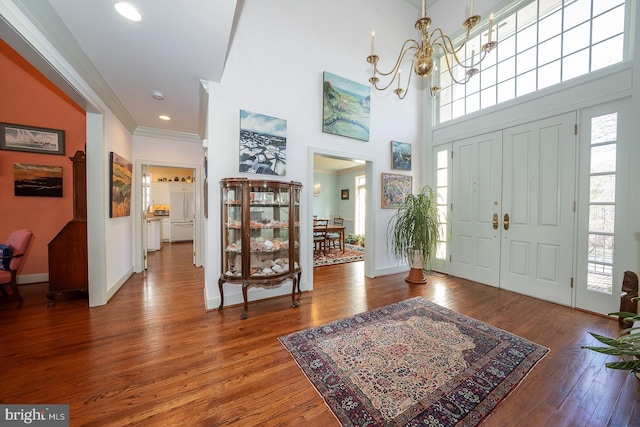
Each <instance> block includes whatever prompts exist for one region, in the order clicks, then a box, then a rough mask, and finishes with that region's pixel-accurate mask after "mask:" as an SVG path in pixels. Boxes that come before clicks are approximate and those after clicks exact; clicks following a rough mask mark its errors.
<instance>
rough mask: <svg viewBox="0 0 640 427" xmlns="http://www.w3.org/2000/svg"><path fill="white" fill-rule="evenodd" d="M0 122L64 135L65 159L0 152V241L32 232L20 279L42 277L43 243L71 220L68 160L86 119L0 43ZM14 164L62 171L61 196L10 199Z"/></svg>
mask: <svg viewBox="0 0 640 427" xmlns="http://www.w3.org/2000/svg"><path fill="white" fill-rule="evenodd" d="M0 122H3V123H14V124H20V125H27V126H37V127H44V128H51V129H62V130H64V131H65V155H64V156H59V155H51V154H32V153H23V152H17V151H6V150H0V242H2V241H4V240H5V239H6V237H7V236H8V235H9V233H10V232H11V231H12V230H14V229H18V228H29V229H31V230H32V231H33V233H34V238H35V239H34V241H33V243H32V245H31V250H30V252H29V254H28V257H27V259H26V264H25V265H24V267H23V269H22V271H21V273H20V274H21V275H29V274H42V273H47V272H48V270H49V268H48V262H47V256H48V251H47V244H48V243H49V242H50V241H51V239H52V238H53V237H54V236H55V235H56V234H57V232H58V231H59V230H60V229H61V228H62V227H63V226H64V225H65V224H66V223H67V222H68V221H69V220H71V219H72V218H73V197H72V194H73V181H72V177H73V168H72V164H71V161H70V160H69V157H71V156H73V155H74V154H75V152H76V151H78V150H84V145H85V138H86V136H85V135H86V115H85V112H84V110H82V109H81V108H80V107H79V106H78V105H77V104H76V103H74V102H73V101H72V100H71V99H70V98H69V97H68V96H66V95H65V94H64V93H63V92H62V91H60V90H59V89H58V88H56V87H55V86H54V85H53V84H52V83H51V82H50V81H49V80H47V78H46V77H44V76H43V75H42V74H40V72H38V71H37V70H36V69H35V68H34V67H32V66H31V65H30V64H29V63H27V62H26V61H25V60H24V59H23V58H22V57H21V56H20V55H18V53H17V52H16V51H14V50H13V49H12V48H11V47H10V46H8V45H7V44H6V43H5V42H4V41H3V40H0ZM14 163H27V164H33V165H48V166H62V168H63V170H62V180H63V189H62V194H63V197H61V198H59V197H15V196H14V188H13V165H14Z"/></svg>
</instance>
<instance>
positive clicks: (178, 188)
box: [169, 181, 195, 193]
mask: <svg viewBox="0 0 640 427" xmlns="http://www.w3.org/2000/svg"><path fill="white" fill-rule="evenodd" d="M169 185H170V191H171V192H172V193H178V192H183V193H193V191H194V188H195V186H194V184H193V182H178V181H172V182H170V183H169Z"/></svg>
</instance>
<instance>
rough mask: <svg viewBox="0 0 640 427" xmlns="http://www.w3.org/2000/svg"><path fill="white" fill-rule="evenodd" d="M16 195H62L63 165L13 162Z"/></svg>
mask: <svg viewBox="0 0 640 427" xmlns="http://www.w3.org/2000/svg"><path fill="white" fill-rule="evenodd" d="M13 186H14V194H15V195H16V196H27V197H62V166H43V165H28V164H24V163H14V164H13Z"/></svg>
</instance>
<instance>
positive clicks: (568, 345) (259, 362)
mask: <svg viewBox="0 0 640 427" xmlns="http://www.w3.org/2000/svg"><path fill="white" fill-rule="evenodd" d="M190 252H191V245H190V244H173V245H165V247H164V248H163V249H162V250H161V251H159V252H156V253H153V254H151V255H150V257H149V270H148V271H147V272H146V273H141V274H136V275H134V276H133V277H132V278H131V279H130V280H129V281H128V282H127V283H126V284H125V286H124V287H123V288H122V289H121V290H120V291H119V292H118V293H117V294H116V295H115V296H114V297H113V298H112V300H111V301H110V302H109V303H108V304H107V305H106V306H103V307H96V308H92V309H89V308H88V306H87V301H86V300H85V299H71V298H63V299H61V300H60V301H59V302H58V304H57V305H56V306H55V307H46V301H47V300H46V297H45V293H46V286H45V285H28V286H23V287H22V288H21V289H22V290H23V295H24V297H25V304H24V306H23V308H22V309H21V310H16V309H15V303H14V302H13V301H10V300H8V299H6V298H0V325H1V330H2V338H1V340H0V342H1V344H0V354H1V355H2V366H1V367H0V372H1V373H0V402H1V403H4V404H10V403H22V404H26V403H30V404H45V403H65V404H69V405H70V414H71V425H72V426H85V425H86V426H125V425H136V426H138V425H141V426H142V425H148V426H222V425H235V426H258V425H260V426H272V425H291V426H335V425H338V423H337V421H336V419H335V418H334V416H333V414H332V413H331V412H330V411H329V409H328V408H327V407H326V406H325V404H324V402H323V400H322V398H321V397H320V396H319V395H318V393H317V392H316V391H315V389H314V388H313V386H312V385H311V384H310V383H309V381H308V380H307V379H306V377H305V376H304V374H303V373H302V371H301V370H300V369H299V368H298V366H297V365H296V364H295V362H294V361H293V359H292V357H291V356H290V355H289V353H288V352H287V350H285V349H284V347H282V345H280V343H279V342H278V340H277V338H278V337H279V336H282V335H285V334H289V333H291V332H294V331H298V330H301V329H306V328H309V327H312V326H317V325H321V324H324V323H326V322H329V321H332V320H336V319H339V318H343V317H347V316H351V315H353V314H356V313H360V312H363V311H366V310H369V309H373V308H377V307H381V306H385V305H388V304H391V303H394V302H397V301H401V300H404V299H407V298H411V297H414V296H423V297H425V298H427V299H429V300H431V301H433V302H435V303H437V304H441V305H443V306H445V307H448V308H450V309H452V310H455V311H458V312H460V313H463V314H465V315H468V316H471V317H474V318H476V319H479V320H481V321H484V322H486V323H489V324H491V325H494V326H497V327H499V328H502V329H505V330H508V331H510V332H512V333H515V334H517V335H520V336H522V337H524V338H526V339H529V340H531V341H534V342H537V343H539V344H542V345H544V346H547V347H549V348H550V349H551V352H550V353H549V354H548V355H547V356H546V357H545V358H544V359H543V360H542V361H541V362H540V363H539V364H538V366H536V367H535V368H534V370H533V371H532V372H531V373H530V374H529V376H528V377H527V378H526V379H525V380H524V382H523V383H522V384H521V385H520V386H519V387H518V388H517V389H516V390H515V392H513V393H512V394H511V395H510V396H509V397H508V398H507V399H506V400H505V401H504V402H503V403H501V404H500V405H499V406H498V408H497V409H496V411H495V412H494V413H493V415H492V416H491V417H490V418H489V419H488V420H487V421H486V423H485V424H484V425H485V426H627V425H640V417H639V415H640V414H639V408H640V406H639V402H640V399H639V395H638V394H637V393H636V389H637V388H639V387H640V382H639V381H638V380H636V379H635V378H634V377H633V376H631V375H629V374H627V373H626V372H617V371H611V370H606V369H605V368H604V363H605V361H608V360H612V358H611V357H607V356H604V355H599V354H595V353H593V352H589V351H586V350H582V349H580V345H584V344H589V343H593V340H592V339H590V338H589V336H588V335H587V331H595V332H598V333H601V334H605V335H617V333H618V330H619V329H618V325H617V322H616V321H614V320H610V319H607V318H604V317H601V316H596V315H592V314H588V313H584V312H580V311H577V310H572V309H570V308H567V307H563V306H559V305H555V304H550V303H547V302H543V301H539V300H536V299H533V298H528V297H524V296H520V295H517V294H514V293H511V292H507V291H503V290H499V289H496V288H492V287H489V286H485V285H480V284H477V283H474V282H470V281H466V280H461V279H455V278H449V277H442V278H440V277H433V276H429V278H428V279H429V283H427V284H426V285H408V284H407V283H405V282H404V280H403V279H404V274H399V275H392V276H385V277H380V278H376V279H366V278H364V276H363V265H362V263H352V264H344V265H338V266H325V267H319V268H316V270H315V271H314V280H315V283H314V291H313V292H306V293H304V294H303V295H302V298H301V299H300V307H298V308H292V307H291V304H290V302H291V300H290V297H289V296H284V297H281V298H274V299H271V300H267V301H259V302H255V303H252V304H250V306H249V318H248V319H246V320H240V313H241V311H242V309H241V307H228V308H226V309H225V310H224V311H222V312H218V311H209V312H206V311H205V310H204V302H203V270H202V269H201V268H195V267H193V266H190V265H189V257H190Z"/></svg>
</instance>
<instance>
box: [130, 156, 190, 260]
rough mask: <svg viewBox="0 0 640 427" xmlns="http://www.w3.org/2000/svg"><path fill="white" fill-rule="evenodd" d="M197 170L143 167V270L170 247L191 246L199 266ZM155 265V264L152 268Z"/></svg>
mask: <svg viewBox="0 0 640 427" xmlns="http://www.w3.org/2000/svg"><path fill="white" fill-rule="evenodd" d="M195 181H196V170H195V169H194V168H191V167H188V166H169V165H147V164H145V165H142V192H141V194H142V206H141V208H142V217H143V218H144V221H143V224H142V227H141V231H142V236H141V242H142V251H143V258H144V269H145V270H146V269H147V268H148V265H149V264H148V262H147V261H148V259H149V257H157V256H160V255H158V254H160V253H161V251H162V250H163V248H165V249H167V248H169V247H170V246H171V245H181V246H187V245H188V246H190V248H189V252H191V253H192V254H193V256H192V257H191V258H192V263H193V264H196V245H195V241H196V226H195V225H196V223H197V216H198V209H197V208H196V206H197V203H196V199H197V187H196V184H195ZM152 265H153V264H152Z"/></svg>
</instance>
